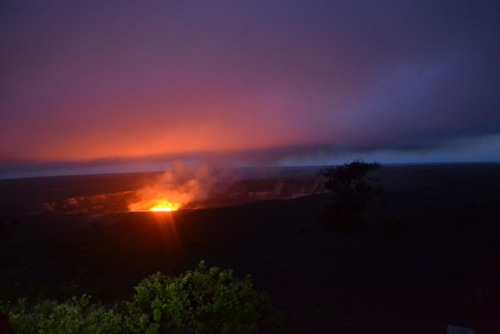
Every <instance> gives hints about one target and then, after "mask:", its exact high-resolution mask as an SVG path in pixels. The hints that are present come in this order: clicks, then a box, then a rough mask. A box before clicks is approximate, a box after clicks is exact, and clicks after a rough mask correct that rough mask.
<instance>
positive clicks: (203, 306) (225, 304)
mask: <svg viewBox="0 0 500 334" xmlns="http://www.w3.org/2000/svg"><path fill="white" fill-rule="evenodd" d="M135 289H136V291H137V293H136V295H135V296H134V299H133V301H132V302H131V303H128V305H127V306H128V311H129V315H128V320H127V328H128V329H129V330H131V331H132V332H134V333H163V332H165V331H167V330H171V329H177V330H181V331H187V332H190V333H256V332H257V331H258V330H259V329H262V328H266V327H273V326H277V325H279V323H280V322H281V314H280V313H279V312H278V311H277V310H275V309H274V308H273V307H272V306H271V303H270V300H269V298H268V296H267V295H265V294H261V293H257V292H255V291H254V290H253V287H252V281H251V278H250V276H247V277H246V278H245V279H244V280H239V279H238V278H235V277H234V276H233V272H232V271H231V270H221V269H219V268H215V267H214V268H210V269H207V268H206V267H205V264H204V262H200V264H199V265H198V267H197V268H196V269H195V270H194V271H188V272H186V273H185V274H184V275H181V276H179V277H177V278H170V277H166V276H164V275H162V274H161V273H157V274H155V275H152V276H150V277H149V278H147V279H145V280H143V281H142V282H141V283H140V284H139V285H138V286H137V287H136V288H135Z"/></svg>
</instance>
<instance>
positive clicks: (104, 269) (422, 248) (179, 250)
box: [0, 164, 500, 334]
mask: <svg viewBox="0 0 500 334" xmlns="http://www.w3.org/2000/svg"><path fill="white" fill-rule="evenodd" d="M245 175H246V177H245V178H241V179H239V180H238V181H237V182H236V183H234V184H226V185H224V187H225V188H224V189H227V190H226V191H225V192H224V193H223V194H219V196H218V197H217V198H212V199H210V200H209V201H206V202H205V203H197V206H198V207H202V208H199V209H196V210H194V209H188V210H180V211H176V212H174V213H172V214H170V213H148V212H145V213H129V212H126V207H127V201H128V198H130V196H132V194H133V193H134V191H136V190H137V189H138V188H139V187H140V186H141V184H142V182H143V180H144V179H149V180H151V179H154V177H155V176H156V174H117V175H91V176H74V177H53V178H34V179H19V180H0V216H1V217H0V219H1V221H0V223H1V224H2V225H0V228H1V229H2V230H1V231H0V232H1V233H0V238H1V239H0V286H1V290H0V298H1V299H4V300H5V299H16V298H20V297H23V296H26V295H37V294H39V293H41V294H42V295H44V296H47V297H58V298H66V297H69V296H71V295H75V294H76V295H78V294H82V293H88V294H91V295H93V296H95V297H96V298H98V299H101V300H103V301H104V302H106V303H113V302H114V301H116V300H118V299H125V298H129V297H130V296H131V295H132V293H133V290H132V287H133V286H134V285H136V284H137V283H138V282H139V281H140V280H141V279H142V278H145V277H146V276H147V275H149V274H152V273H155V272H157V271H162V272H164V273H166V274H172V275H176V274H179V273H181V272H183V271H185V270H187V269H192V268H193V267H194V266H195V265H196V264H197V263H198V262H199V261H200V260H205V261H206V262H207V264H208V265H209V266H219V267H223V268H231V269H234V270H235V273H236V274H237V275H239V276H244V275H247V274H251V275H252V277H253V280H254V284H255V286H256V288H258V289H260V290H264V291H267V292H268V293H269V295H270V296H271V298H272V300H273V303H274V304H275V305H276V306H277V307H278V308H280V309H282V310H283V311H285V314H286V323H285V326H284V328H283V329H282V330H281V333H346V334H347V333H350V334H352V333H354V334H356V333H409V334H411V333H415V334H417V333H418V334H421V333H443V334H444V333H446V326H447V325H448V324H453V325H458V326H464V327H469V328H474V329H476V333H478V334H494V333H498V332H499V328H500V322H499V321H498V319H500V242H499V241H500V192H499V189H500V165H498V164H471V165H429V166H420V165H418V166H417V165H416V166H383V167H382V168H381V169H380V170H378V171H376V172H375V173H373V174H369V178H372V180H373V184H374V185H375V186H376V187H379V188H381V189H382V193H381V194H380V195H379V196H378V197H376V198H375V199H373V200H372V201H371V202H370V203H369V207H368V209H367V211H366V212H365V213H364V214H363V215H364V216H363V218H364V221H365V222H366V223H365V226H364V227H363V228H362V229H361V230H357V231H325V230H324V229H323V224H324V222H325V221H324V218H323V216H324V210H325V207H326V206H327V204H328V203H329V202H330V201H331V197H330V196H331V195H330V194H326V193H325V192H324V188H323V180H322V179H321V178H320V177H318V176H317V170H316V169H313V168H288V169H274V170H271V171H264V170H253V171H247V172H246V174H245ZM75 203H76V204H75Z"/></svg>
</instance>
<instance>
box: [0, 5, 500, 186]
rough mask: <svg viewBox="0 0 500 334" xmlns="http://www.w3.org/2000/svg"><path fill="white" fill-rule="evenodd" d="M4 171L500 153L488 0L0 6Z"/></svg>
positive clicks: (498, 35) (496, 40)
mask: <svg viewBox="0 0 500 334" xmlns="http://www.w3.org/2000/svg"><path fill="white" fill-rule="evenodd" d="M0 45H1V46H0V177H12V176H26V175H48V174H58V173H60V174H64V173H84V172H113V171H116V172H121V171H135V170H137V171H139V170H148V169H161V168H163V167H164V166H166V164H168V163H169V162H171V161H173V160H179V159H181V160H187V161H199V160H209V161H213V162H216V163H218V164H220V165H226V166H229V165H249V164H264V165H296V164H298V165H308V164H328V163H338V162H342V161H343V160H346V159H365V160H377V161H379V162H381V163H391V162H399V163H401V162H402V163H405V162H408V163H419V162H475V161H500V91H499V87H500V65H499V64H500V5H499V2H496V1H481V0H475V1H471V0H467V1H461V0H449V1H445V0H433V1H422V0H419V1H403V0H401V1H384V0H377V1H332V0H330V1H290V0H286V1H272V0H268V1H234V0H233V1H230V0H228V1H207V0H204V1H167V0H163V1H160V0H148V1H126V0H119V1H118V0H117V1H102V0H95V1H91V0H85V1H77V0H72V1H50V0H44V1H39V0H35V1H23V0H19V1H10V0H4V1H2V2H1V3H0Z"/></svg>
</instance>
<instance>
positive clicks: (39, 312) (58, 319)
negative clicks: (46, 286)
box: [0, 295, 121, 334]
mask: <svg viewBox="0 0 500 334" xmlns="http://www.w3.org/2000/svg"><path fill="white" fill-rule="evenodd" d="M90 299H91V298H90V297H89V296H86V295H83V296H82V297H81V298H76V297H73V298H72V299H70V300H68V301H66V302H64V303H58V302H56V301H53V300H48V299H45V300H41V301H38V302H36V303H34V304H29V303H27V302H26V300H25V299H20V300H19V301H18V302H17V303H16V304H14V305H12V304H3V305H1V306H0V310H1V311H2V312H3V313H5V314H6V315H7V316H8V318H9V320H10V323H11V325H12V328H13V329H14V330H15V332H16V333H23V334H24V333H27V334H28V333H51V334H52V333H54V334H58V333H60V334H72V333H75V334H76V333H82V334H85V333H88V334H91V333H121V330H120V328H121V325H120V323H121V315H119V314H117V313H115V312H114V311H113V310H107V309H106V308H104V306H102V305H101V304H99V303H97V304H92V303H90Z"/></svg>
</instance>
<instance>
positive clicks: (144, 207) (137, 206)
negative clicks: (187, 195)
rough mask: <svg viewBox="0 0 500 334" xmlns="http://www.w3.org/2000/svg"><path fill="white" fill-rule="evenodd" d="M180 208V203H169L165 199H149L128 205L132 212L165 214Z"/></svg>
mask: <svg viewBox="0 0 500 334" xmlns="http://www.w3.org/2000/svg"><path fill="white" fill-rule="evenodd" d="M180 207H181V204H180V203H175V202H171V201H169V200H167V199H151V200H143V201H139V202H136V203H133V204H130V205H129V207H128V209H129V210H130V211H133V212H148V211H153V212H165V211H177V210H179V208H180Z"/></svg>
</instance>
